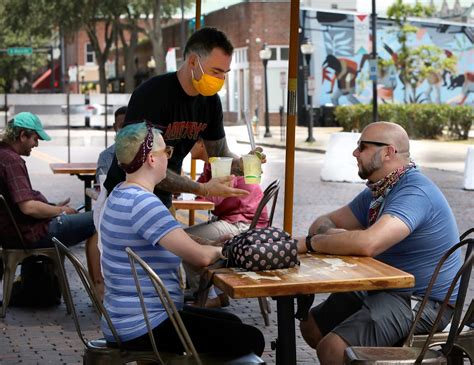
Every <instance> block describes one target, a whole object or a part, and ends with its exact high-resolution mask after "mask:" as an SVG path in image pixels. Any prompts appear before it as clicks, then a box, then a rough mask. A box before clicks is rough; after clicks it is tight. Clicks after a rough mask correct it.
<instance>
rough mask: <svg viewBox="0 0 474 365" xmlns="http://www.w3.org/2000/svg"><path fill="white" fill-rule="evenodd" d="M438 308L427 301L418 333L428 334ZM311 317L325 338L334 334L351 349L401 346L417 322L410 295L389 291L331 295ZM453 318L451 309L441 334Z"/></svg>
mask: <svg viewBox="0 0 474 365" xmlns="http://www.w3.org/2000/svg"><path fill="white" fill-rule="evenodd" d="M418 306H419V303H418ZM415 308H416V307H415ZM439 308H440V304H439V303H438V302H436V301H431V300H430V301H428V303H427V306H426V307H425V310H424V311H423V316H422V318H421V321H420V322H419V324H420V326H417V330H416V333H426V332H427V329H428V330H429V328H431V324H432V323H433V322H434V319H435V318H436V315H437V313H438V310H439ZM311 314H312V315H313V318H314V320H315V322H316V324H317V326H318V328H319V330H320V331H321V334H322V335H323V336H325V335H327V334H328V333H329V332H334V333H335V334H337V335H338V336H339V337H341V338H342V339H343V340H344V341H345V342H347V344H349V346H373V347H379V346H394V345H396V344H399V343H400V342H401V341H402V340H404V339H405V338H406V336H407V335H408V332H409V331H410V327H411V324H412V322H413V319H414V317H413V312H412V306H411V295H410V293H398V292H390V291H374V292H350V293H335V294H331V295H330V296H329V297H328V298H327V300H326V301H324V302H323V303H321V304H319V305H318V306H316V307H314V308H313V309H311ZM451 315H452V310H451V309H450V308H449V309H448V310H446V311H445V314H444V315H443V319H442V320H441V323H440V326H439V330H442V329H443V328H444V327H446V325H447V324H448V323H449V321H450V319H451Z"/></svg>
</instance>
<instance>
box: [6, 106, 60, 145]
mask: <svg viewBox="0 0 474 365" xmlns="http://www.w3.org/2000/svg"><path fill="white" fill-rule="evenodd" d="M13 126H14V127H20V128H26V129H31V130H33V131H35V132H36V133H38V136H39V138H40V139H42V140H43V141H50V140H51V137H50V136H48V134H47V133H46V132H45V131H44V129H43V125H42V124H41V120H40V119H39V118H38V116H37V115H35V114H33V113H30V112H22V113H18V114H17V115H15V116H14V117H13Z"/></svg>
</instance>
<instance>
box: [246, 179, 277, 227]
mask: <svg viewBox="0 0 474 365" xmlns="http://www.w3.org/2000/svg"><path fill="white" fill-rule="evenodd" d="M279 191H280V180H278V179H276V180H274V181H272V182H271V183H270V185H268V186H267V188H266V189H265V191H264V192H263V197H262V199H261V200H260V203H259V204H258V207H257V210H256V211H255V215H254V217H253V219H252V223H250V227H249V229H253V228H255V227H257V224H258V221H259V219H260V216H261V214H262V211H263V209H264V208H265V206H266V205H267V203H268V202H269V201H270V200H271V199H273V201H272V205H271V208H270V210H269V211H268V213H269V214H268V225H269V226H271V225H272V224H273V215H274V214H275V207H276V203H277V200H278V193H279Z"/></svg>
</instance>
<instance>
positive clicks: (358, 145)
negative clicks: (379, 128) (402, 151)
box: [357, 141, 397, 153]
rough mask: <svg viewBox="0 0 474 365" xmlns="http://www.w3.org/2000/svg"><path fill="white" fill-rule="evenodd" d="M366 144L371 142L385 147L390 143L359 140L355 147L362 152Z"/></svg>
mask: <svg viewBox="0 0 474 365" xmlns="http://www.w3.org/2000/svg"><path fill="white" fill-rule="evenodd" d="M368 144H372V145H374V146H377V147H387V146H390V143H385V142H376V141H359V142H357V149H358V150H359V152H362V151H364V150H365V148H366V145H368ZM396 152H397V150H395V153H396Z"/></svg>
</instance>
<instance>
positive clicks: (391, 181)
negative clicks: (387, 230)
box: [367, 161, 416, 227]
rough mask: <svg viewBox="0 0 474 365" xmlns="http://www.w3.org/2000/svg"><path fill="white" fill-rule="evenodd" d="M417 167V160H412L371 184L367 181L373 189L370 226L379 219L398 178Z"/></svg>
mask: <svg viewBox="0 0 474 365" xmlns="http://www.w3.org/2000/svg"><path fill="white" fill-rule="evenodd" d="M415 167H416V165H415V162H414V161H410V163H409V164H408V165H406V166H402V167H399V168H398V169H396V170H395V171H392V172H391V173H390V174H388V175H387V176H385V177H384V178H382V179H380V180H379V181H377V182H375V183H372V184H371V183H369V182H367V187H368V188H369V189H370V190H371V191H372V201H371V202H370V207H369V227H370V226H371V225H372V224H374V223H375V221H376V220H377V218H378V216H379V212H380V209H381V208H382V206H383V202H384V200H385V198H386V197H387V195H388V194H389V193H390V191H391V190H392V188H393V187H394V186H395V184H396V183H397V182H398V180H400V178H401V177H402V176H403V175H404V174H405V173H406V172H407V171H408V170H410V169H412V168H415Z"/></svg>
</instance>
